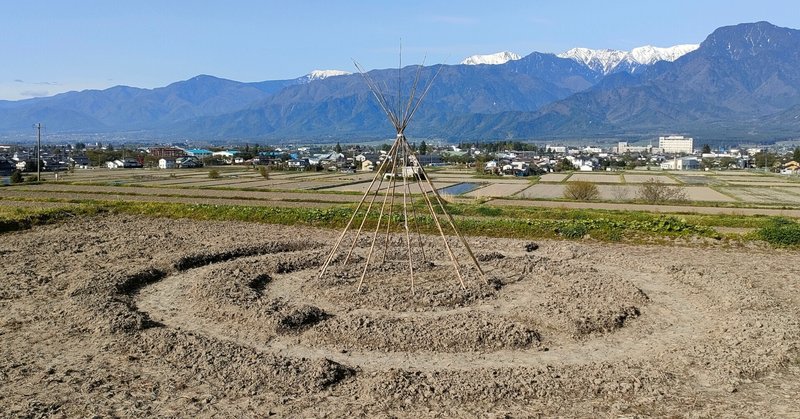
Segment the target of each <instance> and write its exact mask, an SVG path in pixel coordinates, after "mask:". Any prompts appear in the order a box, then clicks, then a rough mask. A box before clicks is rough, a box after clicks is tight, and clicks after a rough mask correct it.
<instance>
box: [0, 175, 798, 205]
mask: <svg viewBox="0 0 800 419" xmlns="http://www.w3.org/2000/svg"><path fill="white" fill-rule="evenodd" d="M216 170H218V171H219V177H218V178H215V179H212V178H210V177H209V169H207V168H205V169H188V170H187V169H185V170H158V169H132V170H119V169H117V170H111V169H88V170H76V171H75V172H74V173H68V174H60V175H59V179H58V181H56V180H55V179H54V178H53V174H50V173H48V174H45V181H44V182H42V183H41V184H22V185H14V186H10V187H5V188H0V197H1V198H2V203H0V205H3V206H22V205H24V206H33V205H34V204H33V203H34V202H42V203H44V202H48V203H49V204H48V205H50V206H53V205H58V204H59V202H60V203H62V204H63V203H65V202H73V203H74V202H81V201H124V200H130V201H143V202H153V201H162V202H181V203H215V204H230V205H242V204H246V205H253V206H269V205H283V206H286V205H290V204H291V205H295V206H297V205H301V204H302V203H309V204H313V205H312V206H314V207H325V206H334V205H340V204H349V203H355V202H358V201H359V200H360V195H361V194H363V193H364V192H365V191H366V190H367V189H368V187H369V186H370V184H371V182H372V180H373V178H374V173H371V172H358V173H351V174H348V173H339V172H299V171H273V172H270V174H269V178H268V179H265V178H264V177H262V176H261V175H260V174H259V173H258V172H257V171H256V170H252V169H249V168H242V167H222V168H216ZM429 175H430V178H431V181H432V182H433V183H434V186H435V187H436V188H438V189H439V190H440V191H442V193H443V194H445V195H448V196H452V198H453V199H456V200H459V201H462V202H469V201H470V200H473V201H475V200H480V202H481V203H485V204H487V205H493V204H495V205H507V204H506V203H509V202H510V203H511V204H514V203H517V204H520V205H524V206H528V205H530V204H531V203H528V202H524V201H532V205H536V204H537V203H541V204H542V205H544V202H545V201H558V202H559V203H560V204H561V205H563V206H565V207H569V206H570V205H571V203H570V201H569V200H565V199H564V188H565V187H566V186H567V185H568V184H569V183H570V182H576V181H585V182H591V183H595V184H597V186H598V190H599V192H600V194H599V197H598V198H597V199H596V200H593V201H591V202H595V203H596V204H592V203H591V202H590V203H589V206H590V207H591V206H593V205H594V206H596V207H597V208H603V207H607V205H608V204H620V203H625V204H628V205H629V206H630V207H631V208H636V206H637V205H639V204H642V203H641V202H637V198H638V191H639V188H641V185H642V184H643V183H645V182H648V181H649V180H651V179H652V180H657V181H659V182H661V183H663V184H665V185H668V186H670V187H680V188H682V189H683V191H684V192H685V195H686V198H687V202H684V203H681V204H679V205H682V206H685V207H686V208H685V209H686V211H688V212H695V211H694V210H693V208H696V207H711V208H719V211H720V212H721V213H724V212H725V211H726V208H737V207H740V208H751V209H752V208H765V209H766V208H769V209H774V208H782V209H790V210H791V209H793V208H792V207H794V206H797V205H800V179H797V178H793V177H787V176H780V175H771V174H764V173H761V172H745V171H725V172H672V171H670V172H663V171H652V172H651V171H642V170H637V171H619V172H568V173H548V174H545V175H542V176H540V177H512V176H498V177H488V176H484V175H481V174H479V173H477V172H475V171H472V170H466V169H464V170H459V169H453V168H448V169H445V170H438V171H437V170H432V171H431V172H430V173H429ZM388 186H389V182H388V181H385V182H383V183H382V185H381V187H380V190H381V191H382V192H384V191H385V190H386V189H387V188H388ZM408 186H409V189H408V190H409V191H410V193H412V194H419V193H422V191H428V190H429V189H430V187H429V186H428V185H427V184H426V183H424V182H422V183H421V184H418V183H416V182H409V185H408ZM397 187H398V188H399V189H398V191H400V190H403V189H404V186H403V185H402V184H401V182H398V183H397ZM453 191H455V192H453ZM462 191H463V192H462ZM22 202H25V204H22ZM276 203H277V204H276ZM586 204H587V203H582V205H580V207H586ZM42 206H43V207H44V204H42ZM642 208H644V207H642Z"/></svg>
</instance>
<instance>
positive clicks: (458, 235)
mask: <svg viewBox="0 0 800 419" xmlns="http://www.w3.org/2000/svg"><path fill="white" fill-rule="evenodd" d="M422 173H424V174H425V180H426V181H427V182H428V185H429V186H430V187H431V190H432V191H433V196H435V197H436V200H437V201H438V203H439V207H440V208H441V209H442V212H444V215H445V217H446V219H447V221H448V222H449V223H450V227H452V228H453V231H454V232H455V234H456V236H457V237H458V239H459V240H461V244H463V245H464V248H465V249H466V250H467V253H468V254H469V257H470V258H471V259H472V262H473V263H474V264H475V267H476V268H478V272H479V273H480V274H481V279H483V282H485V283H487V284H488V283H489V281H487V280H486V275H485V274H484V273H483V269H481V265H480V264H479V263H478V259H476V258H475V255H474V254H473V253H472V249H470V247H469V244H467V241H466V240H465V239H464V237H463V236H461V233H459V232H458V229H457V228H456V225H455V222H454V220H453V216H452V215H450V213H449V212H447V210H446V209H445V207H444V204H443V203H442V197H441V196H440V195H439V191H437V190H436V188H435V187H434V186H433V182H431V179H430V178H429V177H428V175H427V173H425V169H422Z"/></svg>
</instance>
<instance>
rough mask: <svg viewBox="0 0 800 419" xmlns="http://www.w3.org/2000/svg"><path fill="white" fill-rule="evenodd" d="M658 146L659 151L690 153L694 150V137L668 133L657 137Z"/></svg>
mask: <svg viewBox="0 0 800 419" xmlns="http://www.w3.org/2000/svg"><path fill="white" fill-rule="evenodd" d="M658 148H660V149H661V151H662V152H664V153H670V154H678V153H686V154H692V153H693V152H694V138H692V137H684V136H683V135H670V136H667V137H658Z"/></svg>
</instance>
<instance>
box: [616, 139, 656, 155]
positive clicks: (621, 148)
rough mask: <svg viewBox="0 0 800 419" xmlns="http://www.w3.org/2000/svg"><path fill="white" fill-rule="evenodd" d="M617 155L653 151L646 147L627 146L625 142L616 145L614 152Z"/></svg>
mask: <svg viewBox="0 0 800 419" xmlns="http://www.w3.org/2000/svg"><path fill="white" fill-rule="evenodd" d="M615 151H616V152H617V153H620V154H622V153H649V152H651V151H653V147H651V146H649V145H647V146H632V145H628V142H627V141H620V142H618V143H617V147H616V150H615Z"/></svg>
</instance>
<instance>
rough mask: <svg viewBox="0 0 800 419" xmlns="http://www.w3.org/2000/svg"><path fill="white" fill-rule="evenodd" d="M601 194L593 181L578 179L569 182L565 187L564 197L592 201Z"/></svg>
mask: <svg viewBox="0 0 800 419" xmlns="http://www.w3.org/2000/svg"><path fill="white" fill-rule="evenodd" d="M598 196H600V190H599V189H598V188H597V185H595V184H594V183H592V182H586V181H583V180H578V181H574V182H568V183H567V186H566V187H565V188H564V198H567V199H575V200H578V201H590V200H592V199H597V197H598Z"/></svg>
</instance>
